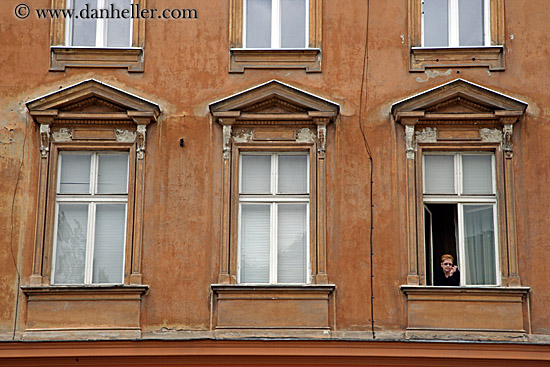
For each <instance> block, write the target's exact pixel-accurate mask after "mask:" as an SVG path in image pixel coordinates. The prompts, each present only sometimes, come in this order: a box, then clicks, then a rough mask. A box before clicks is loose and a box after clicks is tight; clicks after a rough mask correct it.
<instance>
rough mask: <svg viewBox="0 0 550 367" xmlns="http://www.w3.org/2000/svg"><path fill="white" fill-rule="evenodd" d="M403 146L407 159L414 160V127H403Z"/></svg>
mask: <svg viewBox="0 0 550 367" xmlns="http://www.w3.org/2000/svg"><path fill="white" fill-rule="evenodd" d="M405 144H406V149H407V150H406V151H407V159H414V153H415V152H416V142H415V141H414V126H412V125H406V126H405Z"/></svg>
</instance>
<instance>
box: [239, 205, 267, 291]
mask: <svg viewBox="0 0 550 367" xmlns="http://www.w3.org/2000/svg"><path fill="white" fill-rule="evenodd" d="M270 210H271V208H270V205H269V204H242V205H241V249H240V250H241V255H240V256H241V264H240V265H241V269H240V272H241V275H240V277H241V279H240V281H241V283H269V251H270V247H269V243H270V237H271V236H270V217H271V215H270Z"/></svg>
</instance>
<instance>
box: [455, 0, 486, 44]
mask: <svg viewBox="0 0 550 367" xmlns="http://www.w3.org/2000/svg"><path fill="white" fill-rule="evenodd" d="M483 2H484V0H459V1H458V22H459V43H460V46H483V44H484V40H483V19H484V12H483V8H484V6H483Z"/></svg>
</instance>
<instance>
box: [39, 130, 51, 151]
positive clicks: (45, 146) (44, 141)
mask: <svg viewBox="0 0 550 367" xmlns="http://www.w3.org/2000/svg"><path fill="white" fill-rule="evenodd" d="M49 151H50V125H48V124H40V156H41V157H42V158H48V153H49Z"/></svg>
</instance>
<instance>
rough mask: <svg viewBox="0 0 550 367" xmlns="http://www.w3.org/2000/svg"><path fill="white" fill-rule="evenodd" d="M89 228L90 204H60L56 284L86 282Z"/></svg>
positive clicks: (56, 252) (56, 250)
mask: <svg viewBox="0 0 550 367" xmlns="http://www.w3.org/2000/svg"><path fill="white" fill-rule="evenodd" d="M87 228H88V205H86V204H73V205H71V204H60V205H59V212H58V215H57V242H56V249H55V273H54V280H55V283H56V284H83V283H84V268H85V263H86V236H87V231H88V230H87Z"/></svg>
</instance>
